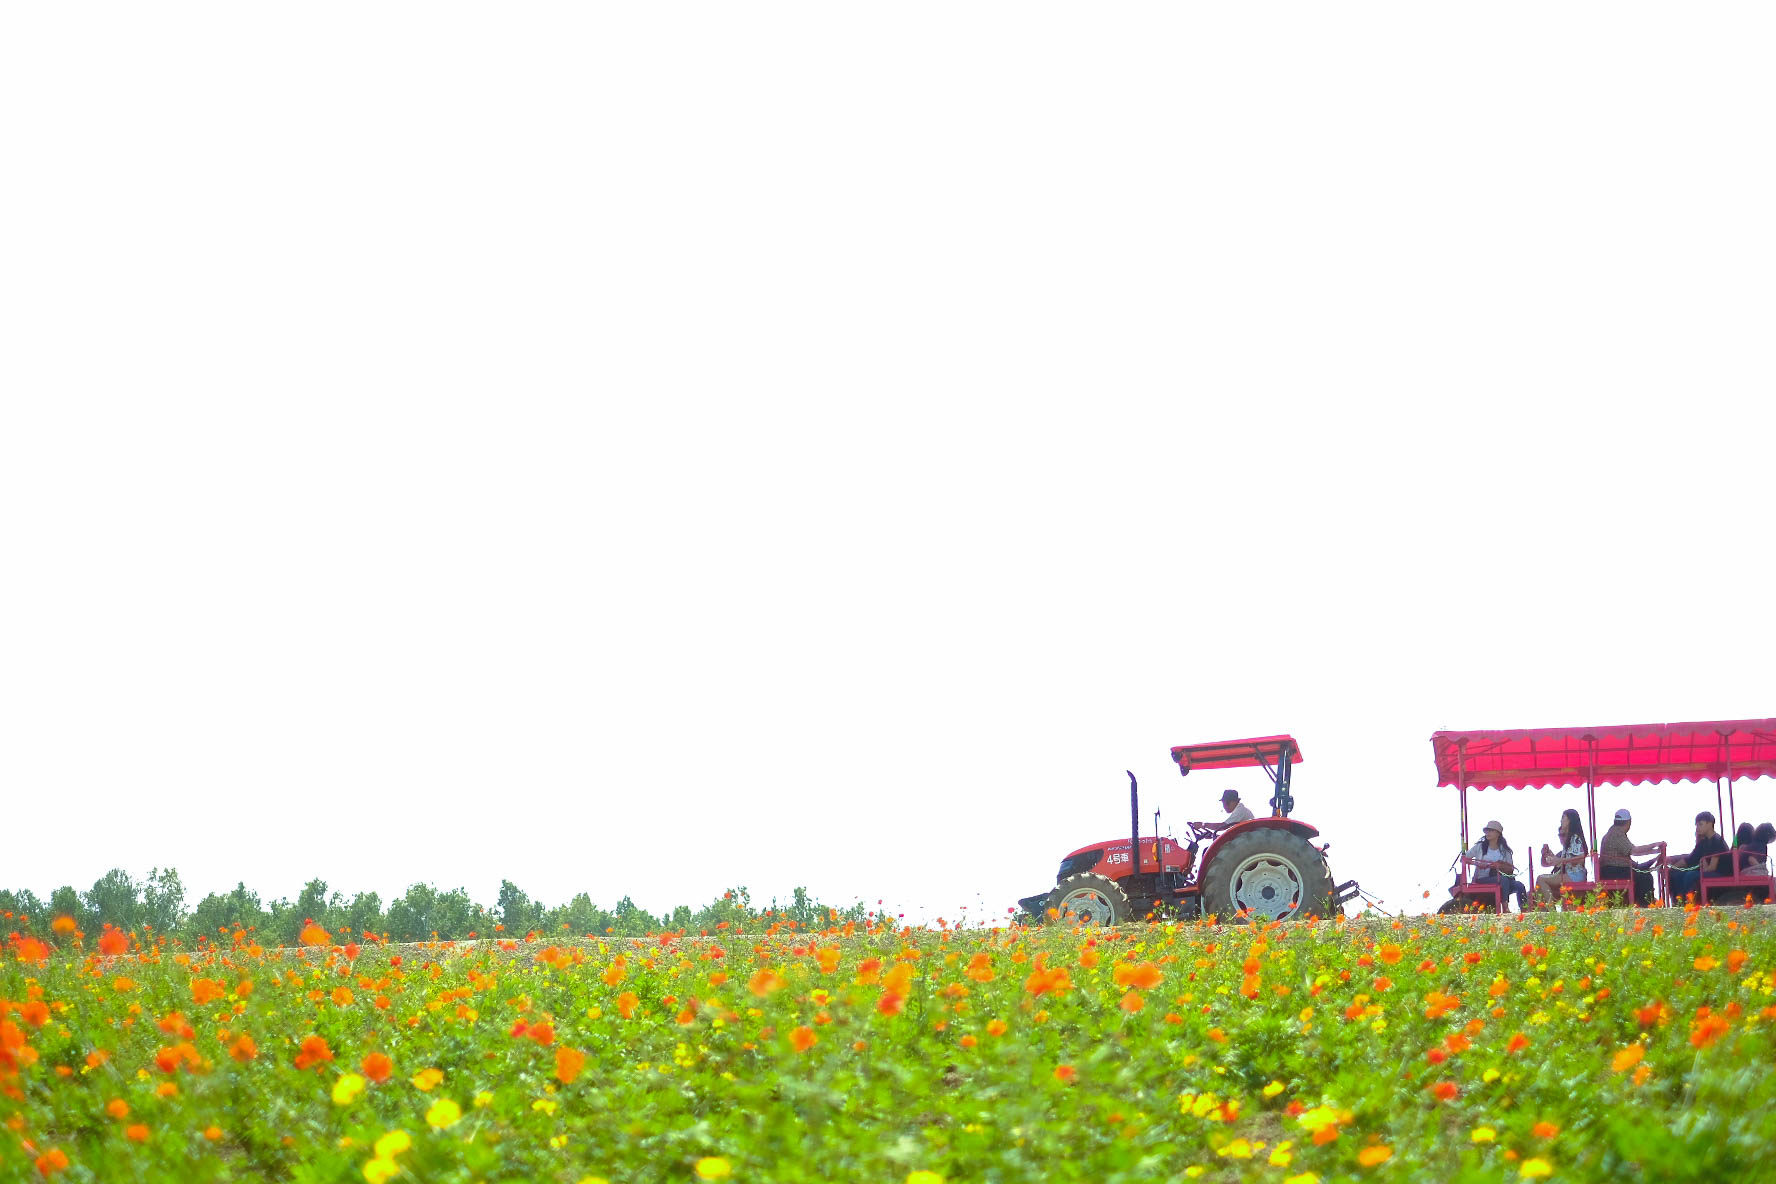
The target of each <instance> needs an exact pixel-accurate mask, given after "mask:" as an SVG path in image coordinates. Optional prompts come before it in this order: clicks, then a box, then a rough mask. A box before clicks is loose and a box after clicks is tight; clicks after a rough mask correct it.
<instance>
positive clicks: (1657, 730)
mask: <svg viewBox="0 0 1776 1184" xmlns="http://www.w3.org/2000/svg"><path fill="white" fill-rule="evenodd" d="M1431 751H1432V753H1433V754H1434V755H1435V757H1436V760H1437V784H1438V785H1439V786H1448V787H1450V788H1453V789H1455V790H1457V791H1458V792H1459V793H1460V795H1461V839H1462V849H1463V850H1466V849H1467V846H1468V790H1470V789H1576V788H1583V789H1584V791H1585V804H1586V807H1587V809H1588V811H1589V813H1590V819H1591V846H1592V848H1593V849H1595V848H1596V846H1597V787H1598V786H1599V785H1656V784H1659V783H1662V782H1667V781H1713V782H1714V783H1715V789H1714V796H1715V804H1716V806H1717V808H1718V807H1719V806H1720V805H1721V790H1722V787H1723V785H1724V786H1725V789H1726V808H1725V809H1724V810H1723V811H1722V816H1723V817H1724V818H1725V819H1726V820H1727V829H1728V830H1729V831H1731V830H1732V827H1733V822H1734V821H1735V820H1736V817H1737V814H1738V810H1737V807H1736V806H1735V805H1734V803H1733V782H1734V780H1735V779H1736V778H1740V777H1771V776H1776V719H1723V720H1712V721H1709V722H1705V723H1687V724H1622V725H1618V726H1616V727H1607V728H1526V729H1516V730H1510V731H1496V730H1482V731H1478V732H1435V733H1433V734H1432V735H1431Z"/></svg>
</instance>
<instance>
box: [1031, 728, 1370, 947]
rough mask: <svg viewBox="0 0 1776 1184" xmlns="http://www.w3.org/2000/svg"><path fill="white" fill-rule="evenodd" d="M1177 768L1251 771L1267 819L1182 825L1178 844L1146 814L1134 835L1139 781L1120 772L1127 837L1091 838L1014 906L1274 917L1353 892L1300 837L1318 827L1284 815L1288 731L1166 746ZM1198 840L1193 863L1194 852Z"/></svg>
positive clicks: (1114, 914) (1074, 912)
mask: <svg viewBox="0 0 1776 1184" xmlns="http://www.w3.org/2000/svg"><path fill="white" fill-rule="evenodd" d="M1172 759H1173V760H1174V761H1176V762H1177V763H1178V771H1179V772H1180V773H1181V774H1183V775H1184V776H1189V775H1190V772H1191V770H1193V769H1250V768H1260V769H1263V770H1264V771H1265V772H1266V773H1268V774H1269V775H1270V780H1271V784H1272V785H1273V786H1274V787H1275V790H1276V793H1275V795H1274V796H1273V797H1272V798H1271V799H1270V808H1271V813H1270V816H1269V817H1267V818H1265V817H1260V818H1253V819H1250V820H1249V821H1246V822H1240V823H1236V824H1235V825H1233V826H1229V827H1226V828H1225V829H1222V828H1221V827H1220V826H1219V825H1218V824H1214V823H1207V824H1204V823H1196V822H1192V823H1188V824H1187V825H1188V826H1189V828H1190V842H1189V844H1188V845H1187V846H1180V845H1179V844H1178V843H1176V842H1174V841H1173V840H1172V839H1169V838H1161V837H1160V836H1159V813H1158V811H1155V812H1154V834H1153V837H1152V839H1151V840H1146V841H1144V840H1142V838H1141V799H1140V786H1139V785H1138V784H1137V783H1136V781H1135V775H1134V774H1133V773H1130V774H1129V775H1128V778H1129V838H1128V841H1127V842H1124V841H1122V840H1121V839H1107V840H1105V841H1104V842H1101V843H1091V844H1089V845H1087V846H1084V847H1081V848H1079V849H1078V850H1076V851H1073V852H1072V853H1070V854H1069V855H1068V856H1067V857H1066V858H1065V859H1062V860H1061V870H1060V873H1059V874H1058V875H1057V876H1056V877H1055V886H1054V888H1053V889H1051V890H1050V891H1048V892H1044V893H1040V894H1038V895H1036V896H1026V897H1025V898H1024V899H1023V900H1021V901H1019V902H1018V903H1019V904H1021V905H1022V906H1023V907H1024V911H1025V912H1026V913H1028V914H1030V915H1031V916H1033V917H1036V918H1038V919H1042V918H1047V917H1067V916H1069V915H1070V916H1071V918H1072V919H1073V920H1074V921H1077V922H1079V923H1081V924H1086V925H1117V924H1121V923H1122V922H1124V921H1128V920H1138V919H1141V918H1145V917H1152V916H1181V917H1196V916H1203V915H1213V916H1216V917H1219V918H1220V919H1222V920H1224V921H1230V920H1234V919H1235V918H1241V917H1245V918H1251V919H1254V920H1266V921H1281V920H1286V919H1288V918H1291V917H1327V916H1331V915H1332V914H1333V913H1334V912H1336V911H1339V910H1341V909H1342V908H1343V907H1344V904H1345V902H1346V901H1348V900H1351V899H1353V898H1354V897H1356V896H1357V895H1358V888H1357V882H1356V881H1355V880H1349V881H1346V882H1345V883H1343V884H1339V885H1337V886H1336V887H1335V886H1334V885H1333V883H1332V872H1331V869H1330V868H1329V867H1328V866H1327V864H1326V848H1327V847H1329V846H1331V844H1329V843H1322V844H1320V845H1318V846H1315V845H1314V844H1313V843H1312V842H1310V840H1312V839H1313V838H1315V837H1317V836H1318V835H1319V833H1320V832H1319V831H1318V830H1317V829H1315V828H1314V827H1311V826H1309V825H1308V824H1307V823H1305V822H1297V821H1295V820H1294V819H1292V818H1290V817H1289V811H1290V810H1292V809H1294V806H1295V799H1294V798H1293V797H1291V796H1289V771H1290V769H1291V768H1293V767H1294V766H1295V765H1297V764H1300V763H1301V759H1302V757H1301V746H1300V745H1299V744H1297V743H1296V742H1295V738H1294V737H1293V736H1260V737H1257V738H1255V739H1251V740H1225V741H1222V742H1221V743H1218V744H1184V745H1180V746H1179V747H1177V748H1174V749H1172ZM1205 842H1206V843H1208V849H1207V850H1206V851H1204V852H1203V853H1202V858H1201V859H1200V860H1198V858H1197V851H1198V849H1199V848H1200V847H1201V846H1202V845H1203V844H1204V843H1205Z"/></svg>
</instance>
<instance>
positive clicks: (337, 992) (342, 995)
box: [333, 987, 352, 1007]
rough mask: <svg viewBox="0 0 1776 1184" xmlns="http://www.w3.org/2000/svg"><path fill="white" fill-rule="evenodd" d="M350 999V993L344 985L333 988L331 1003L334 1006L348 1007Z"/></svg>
mask: <svg viewBox="0 0 1776 1184" xmlns="http://www.w3.org/2000/svg"><path fill="white" fill-rule="evenodd" d="M351 1001H352V993H351V992H350V991H348V990H346V989H345V988H344V987H334V988H333V1005H334V1006H335V1007H349V1006H351Z"/></svg>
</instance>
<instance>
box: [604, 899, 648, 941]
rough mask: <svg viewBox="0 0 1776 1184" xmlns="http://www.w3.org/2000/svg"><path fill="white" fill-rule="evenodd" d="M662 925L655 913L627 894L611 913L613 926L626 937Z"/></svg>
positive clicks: (644, 932) (640, 933)
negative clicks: (654, 915)
mask: <svg viewBox="0 0 1776 1184" xmlns="http://www.w3.org/2000/svg"><path fill="white" fill-rule="evenodd" d="M659 927H660V923H659V922H658V921H657V920H655V919H654V917H653V914H651V913H648V912H646V911H645V910H643V909H642V907H641V906H640V905H638V904H636V903H635V902H634V901H633V900H630V899H629V898H628V897H627V896H625V897H624V898H623V899H622V900H619V901H618V902H617V907H616V908H615V909H614V910H613V911H612V914H611V928H613V929H614V930H615V931H616V932H617V933H619V934H621V935H623V936H625V937H640V936H642V935H643V934H646V933H651V932H653V931H654V930H655V929H657V928H659Z"/></svg>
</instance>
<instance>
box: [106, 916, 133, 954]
mask: <svg viewBox="0 0 1776 1184" xmlns="http://www.w3.org/2000/svg"><path fill="white" fill-rule="evenodd" d="M128 952H129V934H127V933H125V932H124V931H123V930H121V929H113V928H112V927H111V926H110V925H109V924H107V925H106V926H105V932H103V933H101V934H99V953H101V954H109V955H111V956H112V957H116V956H117V955H118V954H125V953H128Z"/></svg>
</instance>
